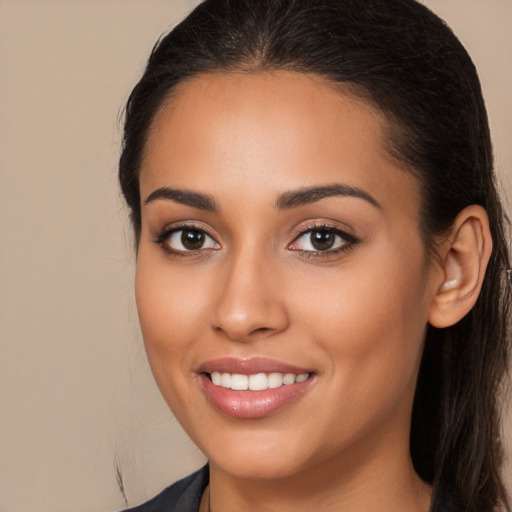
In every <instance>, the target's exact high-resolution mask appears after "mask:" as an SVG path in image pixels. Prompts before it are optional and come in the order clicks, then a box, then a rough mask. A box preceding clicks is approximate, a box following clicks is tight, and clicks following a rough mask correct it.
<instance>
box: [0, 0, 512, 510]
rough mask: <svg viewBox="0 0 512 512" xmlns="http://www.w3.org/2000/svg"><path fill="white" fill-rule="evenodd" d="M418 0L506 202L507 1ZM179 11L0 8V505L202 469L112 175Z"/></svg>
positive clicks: (108, 497) (152, 7)
mask: <svg viewBox="0 0 512 512" xmlns="http://www.w3.org/2000/svg"><path fill="white" fill-rule="evenodd" d="M427 3H428V5H430V6H431V7H432V8H433V9H434V10H435V11H437V12H438V13H440V14H441V15H442V16H443V17H445V18H446V19H447V21H448V23H449V24H450V25H451V26H452V27H453V28H454V29H455V31H456V33H457V34H458V35H459V37H460V38H461V39H462V41H463V42H464V43H465V45H466V46H467V48H468V50H469V51H470V53H471V54H472V55H473V57H474V60H475V61H476V63H477V67H478V68H479V70H480V73H481V78H482V82H483V87H484V93H485V96H486V99H487V104H488V108H489V114H490V118H491V123H492V129H493V137H494V141H495V145H496V160H497V167H498V171H499V173H500V176H501V179H502V181H503V183H504V186H506V188H507V189H508V190H509V191H510V190H512V144H511V143H510V142H511V141H510V137H511V133H512V95H511V94H510V81H511V79H512V58H511V57H512V31H511V29H510V25H511V23H510V22H511V21H512V0H431V1H429V2H427ZM193 4H194V2H192V1H186V0H144V1H143V0H139V1H136V0H89V1H80V0H74V1H73V0H45V1H43V0H0V76H1V81H0V120H1V121H0V122H1V124H0V341H1V345H0V417H1V423H0V512H82V511H83V512H85V511H87V512H108V511H114V510H118V509H120V508H123V507H124V506H125V505H126V503H129V504H130V505H133V504H136V503H139V502H141V501H143V500H145V499H146V498H148V497H149V496H151V495H153V494H155V493H156V492H157V491H158V490H159V489H161V488H162V487H164V486H165V485H167V484H169V483H170V482H171V481H173V480H175V479H177V478H178V477H180V476H182V475H184V474H186V473H188V472H190V471H191V470H192V469H194V468H195V467H198V466H199V465H200V464H202V462H203V459H202V456H201V455H200V454H199V453H198V451H197V449H196V448H195V447H194V446H193V445H192V444H191V442H190V441H188V440H187V438H186V436H185V435H184V434H183V433H182V432H181V431H180V429H179V427H178V425H177V424H176V421H175V420H174V419H173V418H172V416H171V414H170V413H169V412H168V411H167V408H166V406H165V404H164V403H163V400H162V399H161V398H160V396H159V394H158V391H157V390H156V386H155V385H154V384H153V381H152V377H151V375H150V372H149V369H148V366H147V363H146V360H145V355H144V352H143V348H142V344H141V341H140V334H139V331H138V326H137V319H136V312H135V308H134V304H133V284H132V280H133V265H134V258H133V252H132V247H131V243H132V242H131V238H130V232H129V227H128V225H127V223H126V221H125V218H126V212H125V210H124V208H123V206H122V203H121V201H120V198H119V192H118V190H117V182H116V179H117V178H116V160H117V157H118V149H119V139H120V136H119V129H118V125H117V116H118V114H119V110H120V108H121V106H122V104H123V103H124V101H125V100H126V98H127V95H128V93H129V91H130V89H131V87H132V86H133V85H134V83H135V81H136V79H137V77H138V76H139V73H140V71H141V68H142V66H143V64H144V61H145V58H146V57H147V55H148V52H149V50H150V48H151V47H152V45H153V43H154V41H155V40H156V38H157V37H158V35H159V34H160V33H161V32H163V31H165V30H166V29H167V28H168V27H169V26H170V25H172V24H173V23H174V22H175V21H176V20H178V19H179V18H180V17H181V16H182V15H183V14H184V13H185V12H187V11H188V10H190V8H191V7H192V5H193ZM511 196H512V194H511V193H510V192H509V197H511ZM508 205H509V209H510V201H509V202H508ZM504 428H505V430H506V432H507V435H508V436H509V437H511V436H512V421H509V422H508V423H507V424H506V425H505V427H504ZM116 467H118V468H120V470H119V471H120V474H119V478H120V479H121V478H122V481H123V485H124V490H125V494H126V500H127V502H126V501H125V498H124V497H123V495H122V493H121V492H120V490H119V487H118V484H117V481H116ZM507 473H508V474H507V479H508V481H509V483H511V484H512V470H511V469H508V470H507Z"/></svg>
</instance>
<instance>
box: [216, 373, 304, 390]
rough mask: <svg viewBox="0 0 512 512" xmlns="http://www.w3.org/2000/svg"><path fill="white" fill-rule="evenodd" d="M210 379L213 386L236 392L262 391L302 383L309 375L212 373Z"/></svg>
mask: <svg viewBox="0 0 512 512" xmlns="http://www.w3.org/2000/svg"><path fill="white" fill-rule="evenodd" d="M210 376H211V379H212V382H213V384H215V386H222V387H223V388H228V389H234V390H236V391H246V390H248V389H249V390H251V391H260V390H263V389H274V388H279V387H281V386H282V385H286V386H289V385H291V384H295V383H298V382H304V381H305V380H306V379H307V378H308V377H309V373H302V374H300V375H295V374H294V373H285V374H282V373H277V372H275V373H269V374H266V373H255V374H253V375H241V374H239V373H233V374H231V373H220V372H212V373H211V375H210Z"/></svg>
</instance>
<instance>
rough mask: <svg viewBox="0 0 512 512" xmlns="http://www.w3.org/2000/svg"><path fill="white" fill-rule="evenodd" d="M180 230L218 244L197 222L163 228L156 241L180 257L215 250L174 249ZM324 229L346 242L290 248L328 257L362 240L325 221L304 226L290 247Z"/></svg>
mask: <svg viewBox="0 0 512 512" xmlns="http://www.w3.org/2000/svg"><path fill="white" fill-rule="evenodd" d="M180 231H198V232H200V233H203V234H204V235H205V236H207V237H208V238H210V239H211V240H213V242H215V243H216V244H218V242H217V241H216V240H215V238H214V237H212V236H211V235H210V234H209V233H208V232H207V231H206V230H205V229H204V228H203V227H200V226H197V225H195V224H178V225H175V226H172V227H170V228H165V229H163V230H162V231H161V232H160V233H158V234H157V236H156V237H155V239H154V240H153V241H154V243H156V244H157V245H159V246H160V247H161V248H162V249H163V250H164V251H165V252H166V253H168V254H171V255H173V256H179V257H190V256H197V255H198V253H200V252H201V251H206V250H215V249H211V248H204V249H203V248H200V249H197V250H188V251H182V250H177V249H173V248H171V247H170V245H169V244H168V243H167V241H168V240H169V238H170V237H171V236H172V235H174V234H175V233H179V232H180ZM315 231H316V232H318V231H322V232H327V233H330V234H333V235H335V236H338V237H340V238H341V239H343V240H344V243H343V244H342V245H341V246H340V247H337V248H335V249H326V250H323V251H320V250H319V251H310V250H301V249H290V250H292V251H294V252H297V253H299V254H300V255H301V256H303V257H305V258H326V257H329V256H334V255H336V254H339V253H343V252H347V251H349V250H351V249H353V248H354V247H355V246H356V245H357V244H358V243H359V242H360V240H359V239H358V238H357V237H355V236H354V235H350V234H349V233H347V232H346V231H343V230H342V229H340V228H338V227H335V226H331V225H328V224H325V223H321V224H311V225H307V226H304V227H303V228H302V229H301V230H300V231H299V233H297V235H296V236H295V238H294V239H293V242H292V243H291V244H289V245H288V248H290V247H291V246H292V245H293V244H295V243H296V242H297V241H298V240H300V239H301V238H302V237H303V236H305V235H307V234H308V233H310V234H311V233H314V232H315Z"/></svg>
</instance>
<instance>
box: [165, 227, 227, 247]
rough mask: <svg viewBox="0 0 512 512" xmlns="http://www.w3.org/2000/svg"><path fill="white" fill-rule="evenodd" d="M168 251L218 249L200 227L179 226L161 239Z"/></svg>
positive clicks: (216, 244) (215, 243) (217, 245)
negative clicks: (179, 227)
mask: <svg viewBox="0 0 512 512" xmlns="http://www.w3.org/2000/svg"><path fill="white" fill-rule="evenodd" d="M163 244H165V245H166V246H167V247H168V248H169V250H170V251H174V252H191V251H201V250H203V249H218V248H219V244H218V243H217V242H216V241H215V240H214V239H213V238H212V237H211V236H209V235H208V234H207V233H206V232H205V231H203V230H202V229H194V228H181V229H176V230H174V231H172V232H171V233H170V234H169V236H167V237H166V238H165V239H164V240H163Z"/></svg>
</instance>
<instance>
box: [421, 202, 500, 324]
mask: <svg viewBox="0 0 512 512" xmlns="http://www.w3.org/2000/svg"><path fill="white" fill-rule="evenodd" d="M491 251H492V239H491V233H490V230H489V218H488V217H487V212H486V211H485V210H484V209H483V208H482V207H481V206H478V205H471V206H468V207H466V208H465V209H464V210H462V211H461V212H460V214H459V215H458V216H457V218H456V219H455V222H454V224H453V227H452V229H451V231H450V234H449V235H448V237H447V239H446V241H445V242H444V243H442V244H441V250H440V251H439V253H440V257H441V261H440V265H441V272H440V273H439V276H440V278H439V279H438V282H437V283H436V284H435V286H436V287H437V292H436V294H435V296H434V298H433V300H432V303H431V306H430V311H429V322H430V324H431V325H433V326H434V327H449V326H451V325H454V324H456V323H457V322H458V321H459V320H460V319H461V318H463V317H464V316H465V315H466V314H467V313H469V311H470V310H471V308H472V307H473V306H474V304H475V302H476V300H477V298H478V295H479V293H480V289H481V288H482V282H483V279H484V275H485V269H486V268H487V263H488V262H489V258H490V256H491Z"/></svg>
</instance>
